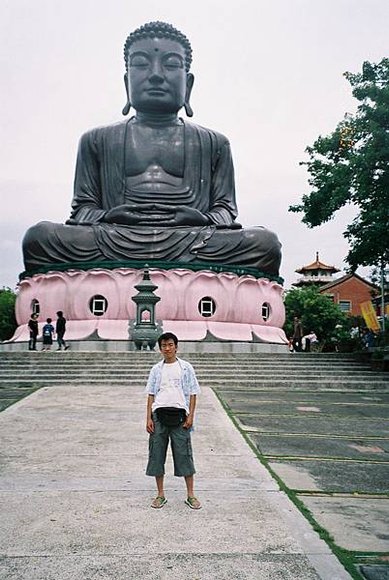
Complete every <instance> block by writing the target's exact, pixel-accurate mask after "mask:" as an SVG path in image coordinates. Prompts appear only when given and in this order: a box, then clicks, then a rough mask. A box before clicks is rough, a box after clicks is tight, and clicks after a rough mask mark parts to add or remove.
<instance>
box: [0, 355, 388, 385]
mask: <svg viewBox="0 0 389 580" xmlns="http://www.w3.org/2000/svg"><path fill="white" fill-rule="evenodd" d="M183 358H185V360H188V361H189V362H191V363H192V364H193V366H194V368H195V370H196V374H197V377H198V380H199V383H200V385H203V386H207V387H215V388H220V387H227V388H228V387H230V388H233V389H234V390H235V389H240V388H241V389H245V390H247V389H252V390H268V389H269V388H272V389H296V390H298V389H307V388H308V389H310V388H316V389H318V390H323V389H332V390H336V389H342V390H345V389H350V390H363V389H369V390H371V389H374V388H376V389H380V390H382V389H384V388H385V387H387V386H389V376H388V374H387V373H381V372H373V371H371V370H370V367H369V366H368V365H366V364H363V363H360V362H357V361H356V360H355V359H354V358H353V357H352V355H343V354H335V353H334V354H332V353H331V354H317V353H294V354H289V353H288V354H264V353H251V354H213V353H209V354H207V353H202V354H200V353H196V354H195V353H193V354H192V353H191V354H188V353H185V355H183ZM158 360H160V355H159V354H158V353H153V352H146V351H145V352H128V353H126V352H72V351H66V352H64V351H61V352H55V351H51V352H0V388H2V389H6V388H15V387H22V388H38V387H44V386H54V385H86V386H89V385H90V386H91V385H115V386H116V385H117V386H131V385H134V386H137V387H140V388H141V387H142V386H144V385H145V384H146V381H147V377H148V374H149V371H150V368H151V366H152V365H153V364H154V363H155V362H157V361H158Z"/></svg>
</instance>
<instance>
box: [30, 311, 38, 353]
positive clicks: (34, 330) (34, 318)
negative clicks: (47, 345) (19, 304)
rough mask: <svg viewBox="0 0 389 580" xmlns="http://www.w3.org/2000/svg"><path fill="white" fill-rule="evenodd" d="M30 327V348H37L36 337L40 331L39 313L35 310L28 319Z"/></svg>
mask: <svg viewBox="0 0 389 580" xmlns="http://www.w3.org/2000/svg"><path fill="white" fill-rule="evenodd" d="M28 328H29V329H30V340H29V342H28V350H36V339H37V336H38V333H39V330H38V315H37V314H36V313H35V312H33V313H32V314H31V317H30V320H29V321H28Z"/></svg>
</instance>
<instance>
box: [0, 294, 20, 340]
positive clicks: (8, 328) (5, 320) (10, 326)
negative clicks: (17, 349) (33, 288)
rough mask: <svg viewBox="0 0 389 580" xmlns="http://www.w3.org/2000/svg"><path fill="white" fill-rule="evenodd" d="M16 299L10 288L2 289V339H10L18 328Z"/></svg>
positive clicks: (0, 307)
mask: <svg viewBox="0 0 389 580" xmlns="http://www.w3.org/2000/svg"><path fill="white" fill-rule="evenodd" d="M15 300H16V294H15V292H13V291H12V290H11V289H10V288H2V289H0V340H8V339H9V338H11V337H12V335H13V333H14V332H15V330H16V327H17V323H16V318H15Z"/></svg>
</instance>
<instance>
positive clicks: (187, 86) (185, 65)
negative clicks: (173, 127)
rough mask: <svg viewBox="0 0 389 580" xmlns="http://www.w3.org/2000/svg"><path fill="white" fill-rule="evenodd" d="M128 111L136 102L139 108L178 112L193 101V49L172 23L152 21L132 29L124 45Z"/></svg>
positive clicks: (155, 112) (125, 112) (150, 111)
mask: <svg viewBox="0 0 389 580" xmlns="http://www.w3.org/2000/svg"><path fill="white" fill-rule="evenodd" d="M124 60H125V63H126V74H125V75H124V81H125V85H126V91H127V104H126V106H125V107H124V109H123V114H124V115H126V114H127V113H128V111H129V110H130V107H131V106H133V107H134V109H136V110H137V111H139V112H142V113H153V114H158V113H161V114H165V113H177V112H178V111H179V110H180V109H181V107H183V106H185V110H186V113H187V115H188V116H190V117H191V116H192V115H193V113H192V110H191V108H190V105H189V98H190V93H191V90H192V86H193V81H194V77H193V75H192V74H191V73H190V72H189V69H190V65H191V62H192V49H191V46H190V42H189V40H188V39H187V38H186V36H184V34H182V33H181V32H180V31H179V30H177V29H176V28H174V27H173V26H172V25H171V24H167V23H165V22H149V23H148V24H144V25H143V26H141V27H140V28H138V29H137V30H135V31H134V32H132V33H131V34H130V35H129V36H128V38H127V40H126V43H125V45H124Z"/></svg>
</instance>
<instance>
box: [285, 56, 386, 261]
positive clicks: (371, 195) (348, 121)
mask: <svg viewBox="0 0 389 580" xmlns="http://www.w3.org/2000/svg"><path fill="white" fill-rule="evenodd" d="M344 76H345V77H346V79H347V80H348V81H349V83H350V84H351V87H352V94H353V96H354V97H355V98H356V99H357V100H358V101H359V102H360V105H359V106H358V109H357V112H356V114H355V115H350V114H348V113H347V114H346V115H345V117H344V119H343V120H342V121H341V122H340V123H339V124H338V126H337V127H336V129H335V131H334V132H333V133H332V134H331V135H329V136H328V137H321V136H319V137H318V139H317V140H316V141H315V143H314V144H313V145H312V146H311V147H307V148H306V152H307V153H308V156H309V160H308V161H304V162H301V165H305V166H306V167H307V170H308V173H309V174H310V178H309V180H308V183H309V185H310V186H311V187H312V191H311V193H310V194H308V195H303V197H302V203H300V204H298V205H293V206H291V207H290V208H289V211H292V212H297V213H299V212H303V213H304V216H303V218H302V221H303V222H304V223H305V224H307V225H308V227H315V226H318V225H321V224H323V223H325V222H327V221H329V220H330V219H332V217H333V215H334V213H335V212H336V211H337V210H338V209H340V208H341V207H343V206H344V205H346V204H350V203H351V204H354V205H355V207H356V208H357V209H358V214H357V216H356V218H355V219H354V221H353V222H352V223H351V224H350V225H349V226H348V227H347V229H346V231H345V232H344V236H345V237H346V238H347V240H348V242H349V244H350V251H349V253H348V255H347V257H346V260H347V262H348V264H349V265H350V269H351V270H352V271H355V270H356V269H357V267H358V266H373V265H375V266H378V265H382V264H386V263H388V260H389V58H384V59H382V60H381V62H379V63H378V64H372V63H369V62H365V63H364V64H363V67H362V73H358V74H352V73H349V72H347V73H345V75H344Z"/></svg>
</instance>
